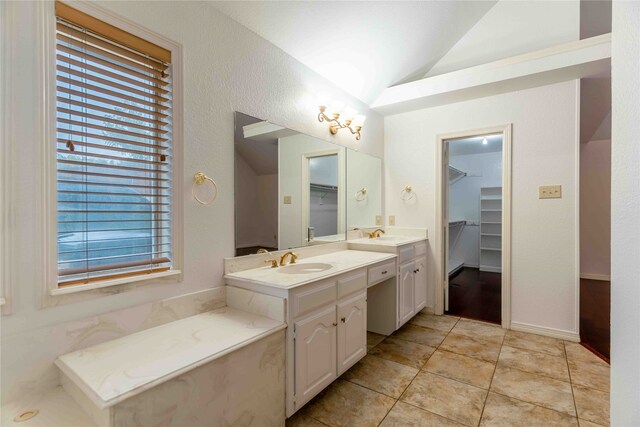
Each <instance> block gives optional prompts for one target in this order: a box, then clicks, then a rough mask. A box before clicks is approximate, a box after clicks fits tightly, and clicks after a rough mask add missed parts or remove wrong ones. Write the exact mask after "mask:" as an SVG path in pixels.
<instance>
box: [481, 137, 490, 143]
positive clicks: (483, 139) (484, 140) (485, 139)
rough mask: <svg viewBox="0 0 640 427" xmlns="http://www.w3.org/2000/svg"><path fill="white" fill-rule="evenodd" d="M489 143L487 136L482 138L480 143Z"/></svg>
mask: <svg viewBox="0 0 640 427" xmlns="http://www.w3.org/2000/svg"><path fill="white" fill-rule="evenodd" d="M488 143H489V140H488V139H487V137H484V138H482V145H487V144H488Z"/></svg>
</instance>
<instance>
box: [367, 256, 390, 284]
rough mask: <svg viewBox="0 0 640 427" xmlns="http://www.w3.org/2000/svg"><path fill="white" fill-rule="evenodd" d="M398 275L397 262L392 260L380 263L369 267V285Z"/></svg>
mask: <svg viewBox="0 0 640 427" xmlns="http://www.w3.org/2000/svg"><path fill="white" fill-rule="evenodd" d="M395 275H396V262H395V261H391V262H387V263H384V264H382V265H378V266H376V267H370V268H369V281H368V284H369V286H371V285H373V284H376V283H378V282H382V281H383V280H387V279H388V278H390V277H394V276H395Z"/></svg>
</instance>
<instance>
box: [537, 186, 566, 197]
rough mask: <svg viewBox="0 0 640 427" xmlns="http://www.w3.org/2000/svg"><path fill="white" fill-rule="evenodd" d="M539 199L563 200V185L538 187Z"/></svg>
mask: <svg viewBox="0 0 640 427" xmlns="http://www.w3.org/2000/svg"><path fill="white" fill-rule="evenodd" d="M538 198H539V199H561V198H562V186H561V185H541V186H540V187H538Z"/></svg>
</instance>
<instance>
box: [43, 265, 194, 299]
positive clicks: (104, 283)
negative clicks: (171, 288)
mask: <svg viewBox="0 0 640 427" xmlns="http://www.w3.org/2000/svg"><path fill="white" fill-rule="evenodd" d="M181 274H182V272H181V271H180V270H168V271H161V272H159V273H151V274H144V275H142V274H141V275H140V276H132V277H123V278H121V279H109V280H101V281H99V282H94V283H88V284H86V285H74V286H63V287H58V288H56V289H52V290H51V295H54V296H55V295H68V294H75V293H77V292H84V291H90V290H93V289H102V288H107V287H109V286H116V285H125V284H128V283H137V282H144V281H147V280H157V279H163V278H165V277H173V276H179V275H181Z"/></svg>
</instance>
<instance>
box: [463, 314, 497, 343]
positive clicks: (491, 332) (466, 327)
mask: <svg viewBox="0 0 640 427" xmlns="http://www.w3.org/2000/svg"><path fill="white" fill-rule="evenodd" d="M452 332H454V333H456V334H458V335H464V336H467V337H470V338H477V337H482V339H483V340H486V341H495V342H497V343H499V344H501V343H502V340H503V339H504V335H505V333H506V332H507V330H506V329H503V328H502V327H500V326H498V325H492V324H490V323H484V322H477V321H475V320H468V319H460V321H459V322H458V323H456V326H455V327H454V328H453V331H452Z"/></svg>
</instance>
